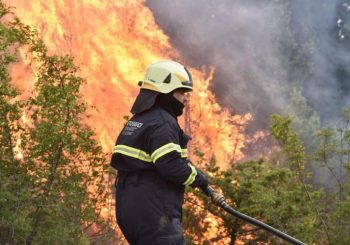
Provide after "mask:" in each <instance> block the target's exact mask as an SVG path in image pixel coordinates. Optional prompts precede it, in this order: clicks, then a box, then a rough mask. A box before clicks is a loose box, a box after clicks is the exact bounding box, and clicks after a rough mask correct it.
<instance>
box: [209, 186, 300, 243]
mask: <svg viewBox="0 0 350 245" xmlns="http://www.w3.org/2000/svg"><path fill="white" fill-rule="evenodd" d="M204 192H205V193H206V194H207V195H208V196H210V197H211V199H212V201H213V203H214V204H215V205H217V206H219V207H221V208H222V209H224V210H225V211H226V212H228V213H230V214H231V215H233V216H235V217H237V218H239V219H241V220H244V221H246V222H248V223H250V224H252V225H255V226H257V227H260V228H262V229H264V230H266V231H269V232H271V233H272V234H274V235H276V236H278V237H279V238H281V239H283V240H285V241H287V242H290V243H291V244H297V245H306V244H305V243H303V242H301V241H299V240H297V239H295V238H294V237H291V236H289V235H287V234H286V233H283V232H282V231H280V230H278V229H276V228H273V227H271V226H269V225H267V224H265V223H264V222H261V221H259V220H257V219H254V218H252V217H250V216H248V215H245V214H243V213H240V212H238V211H237V210H235V209H233V208H232V207H230V205H228V204H227V203H226V201H225V197H224V196H223V195H221V194H220V193H218V192H216V191H215V190H214V189H213V188H212V187H211V186H208V187H207V189H206V190H204Z"/></svg>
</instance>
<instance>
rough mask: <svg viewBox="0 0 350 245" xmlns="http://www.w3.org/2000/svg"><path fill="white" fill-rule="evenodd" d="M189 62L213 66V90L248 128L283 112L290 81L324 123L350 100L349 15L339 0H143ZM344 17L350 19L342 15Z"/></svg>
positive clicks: (338, 114)
mask: <svg viewBox="0 0 350 245" xmlns="http://www.w3.org/2000/svg"><path fill="white" fill-rule="evenodd" d="M146 4H147V5H148V7H149V8H150V9H151V10H152V12H153V13H154V16H155V19H156V22H157V24H158V25H159V26H160V27H161V28H162V29H163V30H164V31H165V33H166V34H167V35H169V36H170V39H171V42H172V44H173V45H174V46H175V47H176V48H177V49H178V50H179V51H180V52H181V54H182V56H183V57H181V58H182V59H183V60H185V61H186V62H187V64H188V65H191V66H194V67H196V66H202V65H207V66H213V67H215V78H214V81H213V84H212V90H213V91H214V92H215V94H216V95H217V97H218V98H219V101H220V102H221V103H222V104H224V105H225V106H227V107H229V108H232V110H233V112H234V113H245V112H250V113H252V114H253V116H254V118H255V119H254V122H253V124H252V125H251V127H252V128H253V129H260V128H265V127H266V125H267V124H268V120H267V116H268V115H269V114H271V113H284V112H286V110H287V108H288V106H289V104H290V103H289V102H290V101H289V93H290V91H291V89H292V87H294V86H299V87H301V88H302V89H303V95H304V96H305V97H306V98H307V100H308V101H309V103H310V105H311V106H312V108H313V109H314V110H316V112H317V113H318V114H319V115H320V117H321V119H322V121H324V122H326V121H327V122H331V121H334V120H337V118H338V117H339V116H340V115H341V113H340V112H341V110H342V108H343V106H345V105H349V103H350V99H349V98H350V96H349V94H350V85H349V84H350V82H349V78H350V75H349V74H350V72H349V64H350V55H349V51H350V45H349V42H350V41H349V40H350V39H349V37H350V35H349V33H350V20H349V21H348V22H349V24H347V18H349V15H350V12H349V10H350V7H349V8H348V7H347V6H349V5H347V3H345V0H342V1H340V0H339V1H338V0H317V1H312V0H293V1H286V0H274V1H272V0H235V1H232V0H215V1H214V0H192V1H188V0H177V1H172V0H162V1H156V0H148V1H147V2H146ZM349 19H350V18H349Z"/></svg>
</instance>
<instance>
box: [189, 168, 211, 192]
mask: <svg viewBox="0 0 350 245" xmlns="http://www.w3.org/2000/svg"><path fill="white" fill-rule="evenodd" d="M195 168H196V170H197V176H196V179H195V180H194V181H193V183H192V184H191V185H190V186H191V187H193V188H195V187H199V188H201V189H202V190H203V191H204V192H205V190H206V189H207V188H208V185H209V183H208V177H207V176H206V175H205V174H204V172H203V171H202V170H200V169H199V168H197V167H195Z"/></svg>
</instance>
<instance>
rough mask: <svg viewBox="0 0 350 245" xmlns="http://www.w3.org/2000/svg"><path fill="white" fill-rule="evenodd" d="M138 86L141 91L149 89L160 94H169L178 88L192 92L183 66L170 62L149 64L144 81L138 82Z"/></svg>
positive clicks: (186, 71) (191, 86) (189, 79)
mask: <svg viewBox="0 0 350 245" xmlns="http://www.w3.org/2000/svg"><path fill="white" fill-rule="evenodd" d="M139 85H140V87H141V89H149V90H153V91H156V92H158V93H162V94H167V93H170V92H172V91H174V90H175V89H178V88H184V89H188V90H189V91H192V90H193V82H192V77H191V74H190V72H189V71H188V70H187V69H186V67H184V66H183V65H181V64H179V63H177V62H175V61H171V60H165V61H158V62H155V63H153V64H151V65H150V66H149V67H148V69H147V71H146V75H145V78H144V80H143V81H140V82H139Z"/></svg>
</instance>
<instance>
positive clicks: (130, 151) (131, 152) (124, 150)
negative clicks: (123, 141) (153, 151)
mask: <svg viewBox="0 0 350 245" xmlns="http://www.w3.org/2000/svg"><path fill="white" fill-rule="evenodd" d="M112 152H113V153H120V154H123V155H126V156H129V157H133V158H136V159H139V160H141V161H145V162H152V159H151V157H150V156H149V154H147V153H146V152H144V151H141V150H139V149H136V148H133V147H130V146H126V145H116V146H114V147H113V151H112Z"/></svg>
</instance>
